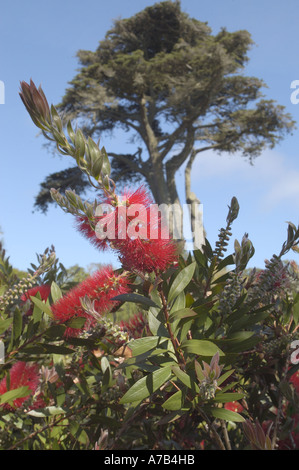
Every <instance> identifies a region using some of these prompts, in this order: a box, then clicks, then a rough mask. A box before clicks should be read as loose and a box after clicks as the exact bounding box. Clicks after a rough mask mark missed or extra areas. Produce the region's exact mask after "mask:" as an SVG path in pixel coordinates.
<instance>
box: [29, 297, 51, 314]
mask: <svg viewBox="0 0 299 470" xmlns="http://www.w3.org/2000/svg"><path fill="white" fill-rule="evenodd" d="M30 299H31V300H32V302H33V303H34V304H35V305H37V307H38V308H40V309H41V310H42V312H44V313H45V314H46V315H48V316H49V317H51V318H53V313H52V310H51V307H50V306H49V305H48V304H46V303H45V302H43V301H42V300H40V299H38V298H37V297H33V296H32V295H31V296H30Z"/></svg>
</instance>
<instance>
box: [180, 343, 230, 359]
mask: <svg viewBox="0 0 299 470" xmlns="http://www.w3.org/2000/svg"><path fill="white" fill-rule="evenodd" d="M182 349H184V350H185V351H186V352H187V353H191V354H197V355H198V356H214V354H216V353H217V352H219V355H220V356H224V352H223V351H221V349H220V348H219V347H218V346H217V345H216V344H214V343H212V342H211V341H208V340H205V339H190V340H186V341H184V342H183V343H182Z"/></svg>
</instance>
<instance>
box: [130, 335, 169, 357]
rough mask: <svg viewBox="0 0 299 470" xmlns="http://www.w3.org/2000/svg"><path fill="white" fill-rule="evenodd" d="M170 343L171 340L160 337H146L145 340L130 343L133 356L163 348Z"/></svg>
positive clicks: (139, 339)
mask: <svg viewBox="0 0 299 470" xmlns="http://www.w3.org/2000/svg"><path fill="white" fill-rule="evenodd" d="M168 343H169V338H164V337H160V336H146V337H144V338H138V339H135V340H133V341H130V345H129V347H130V349H131V350H132V353H133V356H138V355H139V354H143V353H145V352H147V351H150V350H151V349H154V348H158V347H161V346H162V345H166V344H168Z"/></svg>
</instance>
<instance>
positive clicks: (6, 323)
mask: <svg viewBox="0 0 299 470" xmlns="http://www.w3.org/2000/svg"><path fill="white" fill-rule="evenodd" d="M12 322H13V318H6V320H0V334H2V333H4V332H5V331H6V330H7V329H8V328H9V327H10V325H11V324H12Z"/></svg>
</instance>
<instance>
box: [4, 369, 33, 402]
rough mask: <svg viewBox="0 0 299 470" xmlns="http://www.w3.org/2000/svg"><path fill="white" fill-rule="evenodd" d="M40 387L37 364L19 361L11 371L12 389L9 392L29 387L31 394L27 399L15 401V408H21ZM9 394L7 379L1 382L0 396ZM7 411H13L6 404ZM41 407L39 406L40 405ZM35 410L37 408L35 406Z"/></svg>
mask: <svg viewBox="0 0 299 470" xmlns="http://www.w3.org/2000/svg"><path fill="white" fill-rule="evenodd" d="M38 385H39V369H38V366H37V365H36V364H34V365H32V366H31V365H29V364H28V363H26V362H22V361H18V362H16V363H15V364H14V365H13V366H12V368H11V369H10V387H9V390H15V389H16V388H19V387H23V386H27V387H28V388H29V389H30V390H31V393H29V394H28V395H27V396H26V397H22V398H17V399H16V400H14V401H13V406H14V408H20V407H21V406H22V405H23V403H24V402H25V401H26V400H28V398H29V397H30V396H31V395H33V394H34V393H35V392H36V390H37V387H38ZM6 392H8V390H7V385H6V377H4V379H2V380H1V382H0V395H3V394H4V393H6ZM3 406H4V407H5V408H6V409H12V408H11V406H10V405H8V404H7V403H5V404H4V405H3ZM38 406H39V404H38ZM33 408H35V406H33Z"/></svg>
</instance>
